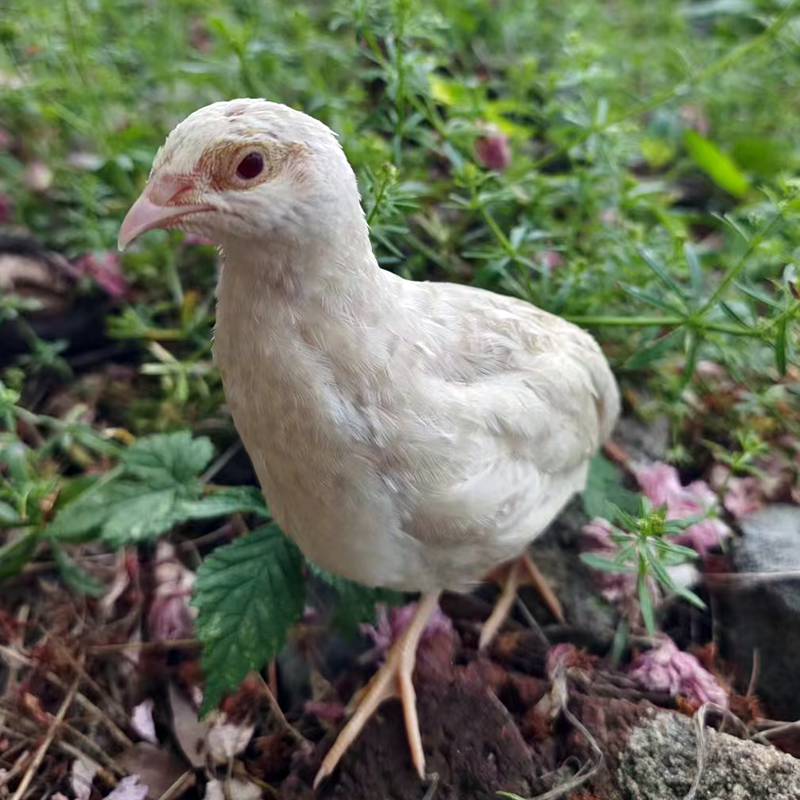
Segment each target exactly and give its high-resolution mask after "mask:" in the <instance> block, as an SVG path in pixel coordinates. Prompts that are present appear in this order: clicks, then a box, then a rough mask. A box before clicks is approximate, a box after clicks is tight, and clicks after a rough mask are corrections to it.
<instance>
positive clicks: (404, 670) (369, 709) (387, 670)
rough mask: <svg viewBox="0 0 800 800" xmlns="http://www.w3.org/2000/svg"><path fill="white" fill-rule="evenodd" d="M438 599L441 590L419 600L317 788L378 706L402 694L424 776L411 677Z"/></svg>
mask: <svg viewBox="0 0 800 800" xmlns="http://www.w3.org/2000/svg"><path fill="white" fill-rule="evenodd" d="M438 601H439V592H431V593H429V594H424V595H422V597H421V598H420V600H419V603H418V604H417V608H416V611H415V612H414V616H413V617H412V619H411V622H409V624H408V627H407V628H406V629H405V630H404V631H403V633H402V634H401V635H400V637H399V638H398V639H397V640H396V641H395V643H394V644H393V645H392V647H391V649H390V650H389V652H388V654H387V656H386V661H385V662H384V664H383V665H382V666H381V668H380V669H379V670H378V671H377V672H376V673H375V675H373V677H372V680H371V681H370V682H369V683H368V684H367V687H366V689H365V690H364V692H363V693H362V695H361V697H360V698H359V700H358V705H357V707H356V710H355V713H354V714H353V716H352V717H350V719H349V720H348V721H347V724H346V725H345V726H344V728H343V729H342V730H341V732H340V733H339V735H338V737H337V738H336V741H335V742H334V743H333V747H331V749H330V750H329V751H328V754H327V755H326V756H325V759H324V760H323V762H322V766H321V767H320V768H319V772H317V777H316V778H314V788H315V789H316V788H317V786H319V784H320V782H321V781H322V780H323V779H324V778H326V777H327V776H328V775H330V774H331V773H332V772H333V771H334V770H335V769H336V765H337V764H338V763H339V760H340V759H341V757H342V756H343V755H344V754H345V751H346V750H347V748H348V747H350V745H351V744H352V743H353V742H354V741H355V739H356V737H357V736H358V734H359V733H361V729H362V728H363V727H364V725H366V723H367V720H369V718H370V717H371V716H372V714H373V713H374V712H375V709H376V708H377V707H378V706H379V705H380V704H381V703H382V702H383V701H384V700H388V699H389V698H390V697H398V696H399V698H400V702H401V703H402V704H403V717H404V719H405V724H406V735H407V736H408V745H409V747H410V749H411V760H412V761H413V763H414V766H415V767H416V770H417V772H418V773H419V776H420V778H421V779H423V780H424V779H425V754H424V753H423V751H422V738H421V736H420V732H419V721H418V719H417V696H416V694H415V692H414V685H413V683H412V682H411V677H412V675H413V674H414V664H415V662H416V657H417V645H418V644H419V640H420V637H421V636H422V633H423V631H424V630H425V626H426V625H427V624H428V621H429V620H430V618H431V616H432V615H433V612H434V611H435V610H436V604H437V603H438Z"/></svg>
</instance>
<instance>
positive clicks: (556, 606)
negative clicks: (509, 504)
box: [479, 553, 564, 650]
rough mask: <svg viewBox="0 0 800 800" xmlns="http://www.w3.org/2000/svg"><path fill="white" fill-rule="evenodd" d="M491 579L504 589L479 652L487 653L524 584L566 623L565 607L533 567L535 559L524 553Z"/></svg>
mask: <svg viewBox="0 0 800 800" xmlns="http://www.w3.org/2000/svg"><path fill="white" fill-rule="evenodd" d="M490 579H491V580H494V581H496V582H497V583H498V584H499V585H500V596H499V597H498V598H497V602H496V603H495V606H494V608H493V609H492V613H491V614H490V615H489V619H487V620H486V622H485V623H484V625H483V630H482V631H481V638H480V642H479V648H480V649H481V650H483V649H485V648H486V647H487V646H488V645H489V643H490V642H491V641H492V639H494V637H495V635H496V634H497V632H498V631H499V630H500V626H501V625H502V624H503V623H504V622H505V620H506V618H507V617H508V614H509V612H510V611H511V606H513V605H514V600H516V598H517V592H518V591H519V587H520V586H522V585H523V584H526V583H527V584H530V585H532V586H533V587H534V588H535V589H536V591H537V592H539V595H540V597H541V598H542V600H543V601H544V603H545V605H546V606H547V608H548V609H550V612H551V613H552V615H553V616H554V617H555V618H556V619H557V620H558V621H559V622H563V621H564V612H563V611H562V610H561V603H559V602H558V598H557V597H556V596H555V593H554V592H553V590H552V589H551V588H550V586H549V585H548V583H547V581H546V580H545V578H544V576H543V575H542V573H541V572H539V568H538V567H537V566H536V564H534V563H533V559H532V558H531V557H530V556H529V555H528V554H527V553H524V554H523V555H521V556H520V557H519V558H518V559H516V560H515V561H512V562H511V563H510V564H506V565H504V566H502V567H500V568H499V569H498V570H495V571H494V572H493V573H492V574H491V575H490Z"/></svg>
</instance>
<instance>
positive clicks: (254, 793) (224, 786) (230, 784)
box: [203, 778, 261, 800]
mask: <svg viewBox="0 0 800 800" xmlns="http://www.w3.org/2000/svg"><path fill="white" fill-rule="evenodd" d="M260 797H261V789H260V788H259V787H258V786H256V784H254V783H251V782H250V781H240V780H239V779H238V778H233V779H232V780H230V781H224V782H223V781H218V780H213V781H209V782H208V783H207V784H206V793H205V795H203V800H259V798H260Z"/></svg>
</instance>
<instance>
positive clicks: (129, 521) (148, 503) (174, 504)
mask: <svg viewBox="0 0 800 800" xmlns="http://www.w3.org/2000/svg"><path fill="white" fill-rule="evenodd" d="M136 488H137V489H138V492H139V493H138V494H137V495H136V496H133V497H130V498H129V499H127V500H125V501H124V502H121V503H118V504H117V505H116V507H115V508H114V509H113V511H112V513H111V515H110V516H109V517H108V519H107V520H106V521H105V522H104V523H103V526H102V529H101V531H100V535H101V538H102V539H103V541H104V542H106V544H108V545H109V546H110V547H123V546H125V545H128V544H137V543H139V542H148V541H152V540H153V539H156V538H158V537H159V536H160V535H161V534H162V533H166V532H167V531H168V530H170V529H171V528H172V527H173V526H174V525H177V524H178V523H179V522H184V521H186V520H187V519H189V518H190V517H189V515H188V513H187V509H186V505H185V504H186V503H187V502H191V501H193V500H195V498H196V497H197V495H198V494H199V493H200V491H199V486H197V487H196V490H195V491H194V492H192V489H191V487H184V486H169V487H167V488H164V489H147V488H144V491H143V490H142V488H143V487H141V486H137V487H136ZM187 494H190V496H189V497H187V496H186V495H187ZM191 494H193V495H194V496H193V497H192V496H191Z"/></svg>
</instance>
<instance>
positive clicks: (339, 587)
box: [307, 561, 403, 632]
mask: <svg viewBox="0 0 800 800" xmlns="http://www.w3.org/2000/svg"><path fill="white" fill-rule="evenodd" d="M307 563H308V566H309V568H310V569H311V571H312V572H313V573H314V574H315V575H316V576H317V577H319V578H320V579H321V580H323V581H324V582H325V583H327V584H328V586H330V587H331V588H332V589H333V590H334V591H335V592H336V594H337V595H338V596H339V602H338V604H337V607H336V614H335V616H334V618H333V622H334V624H335V625H338V626H339V627H340V628H342V629H344V630H345V631H347V632H351V631H353V630H355V628H356V627H357V626H358V624H359V623H361V622H369V621H371V620H373V619H374V618H375V604H376V603H387V604H388V605H397V604H398V603H400V602H401V601H402V599H403V596H402V594H400V592H394V591H392V590H391V589H381V588H375V587H369V586H362V585H361V584H360V583H355V582H353V581H349V580H347V578H342V577H341V576H339V575H332V574H331V573H330V572H325V570H324V569H321V568H320V567H318V566H317V565H316V564H314V563H313V562H311V561H308V562H307Z"/></svg>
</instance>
